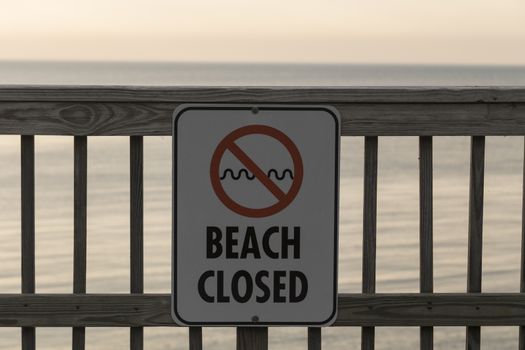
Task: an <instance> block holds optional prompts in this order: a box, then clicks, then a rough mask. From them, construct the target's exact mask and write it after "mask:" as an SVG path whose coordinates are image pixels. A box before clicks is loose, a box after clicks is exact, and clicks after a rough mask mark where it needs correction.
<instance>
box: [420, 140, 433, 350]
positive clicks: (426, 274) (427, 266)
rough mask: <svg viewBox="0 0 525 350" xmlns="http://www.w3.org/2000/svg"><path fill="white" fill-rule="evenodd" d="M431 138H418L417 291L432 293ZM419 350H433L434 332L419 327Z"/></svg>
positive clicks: (427, 328)
mask: <svg viewBox="0 0 525 350" xmlns="http://www.w3.org/2000/svg"><path fill="white" fill-rule="evenodd" d="M432 183H433V176H432V137H431V136H421V137H420V138H419V290H420V292H422V293H432V292H433V289H434V272H433V270H434V269H433V244H432V242H433V238H432V229H433V209H432V198H433V197H432V186H433V185H432ZM420 348H421V350H431V349H433V348H434V330H433V329H432V328H430V327H421V330H420Z"/></svg>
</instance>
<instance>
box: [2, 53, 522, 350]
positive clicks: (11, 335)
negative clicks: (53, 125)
mask: <svg viewBox="0 0 525 350" xmlns="http://www.w3.org/2000/svg"><path fill="white" fill-rule="evenodd" d="M0 78H1V80H2V83H84V84H88V83H89V84H91V83H93V84H131V83H133V84H152V85H153V84H170V85H171V84H183V85H196V84H208V85H271V84H279V85H432V84H439V85H491V84H492V85H525V69H524V68H519V67H514V68H497V67H496V68H494V67H493V68H489V67H448V68H447V67H396V66H390V67H388V66H381V67H379V66H375V67H374V66H310V67H308V66H298V67H293V66H285V65H281V66H253V65H242V66H230V65H205V66H202V65H189V64H188V65H168V64H163V65H151V64H149V65H148V64H135V65H132V64H125V65H118V64H99V65H92V64H58V63H46V64H35V63H32V64H30V63H23V64H14V63H0ZM469 142H470V141H469V139H468V138H466V137H440V138H435V145H434V149H435V150H434V159H435V165H434V167H435V168H434V176H435V179H434V195H435V202H434V206H435V211H434V218H435V231H434V237H435V253H434V254H435V291H436V292H463V291H465V289H466V264H467V214H468V213H467V211H468V176H469V169H468V163H469ZM170 147H171V139H170V138H168V137H147V138H145V145H144V152H145V167H144V171H145V174H144V181H145V229H144V230H145V291H146V292H149V293H168V292H169V290H170V241H171V232H170V231H171V228H170V221H171V219H170V217H171V212H170V210H171V202H170V201H171V148H170ZM417 147H418V139H417V138H416V137H403V138H389V137H383V138H380V147H379V184H378V195H379V198H378V238H377V241H378V252H377V259H378V260H377V279H378V280H377V291H378V292H417V291H418V220H419V219H418V154H417ZM19 148H20V144H19V137H16V136H0V169H2V172H0V183H1V184H2V186H0V222H1V223H2V226H1V229H0V230H1V231H0V234H1V237H2V240H1V242H2V244H0V266H1V268H0V293H18V292H19V291H20V268H19V264H20V165H19V156H20V152H19ZM341 148H342V150H341V157H342V159H341V207H340V210H341V215H340V216H341V220H340V225H341V226H340V261H339V272H340V280H339V288H340V291H341V292H359V291H360V284H361V235H362V232H361V221H362V218H361V216H362V191H363V185H362V182H363V181H362V174H363V138H361V137H352V138H349V137H345V138H343V140H342V145H341ZM72 150H73V139H72V138H70V137H37V138H36V174H37V178H36V220H37V221H36V228H37V236H36V237H37V238H36V239H37V241H36V288H37V292H39V293H70V292H71V291H72V274H73V268H72V262H73V246H72V244H73V237H72V231H73V152H72ZM128 158H129V145H128V139H127V138H125V137H92V138H90V139H89V159H88V172H89V173H88V271H87V276H88V281H87V286H88V292H89V293H102V292H106V293H117V292H122V293H125V292H127V291H128V289H129V255H128V254H129V232H128V225H129V182H128V181H129V166H128ZM522 163H523V138H521V137H506V138H505V137H488V138H487V149H486V179H485V183H486V188H485V217H484V223H485V226H484V248H483V249H484V251H483V254H484V255H483V259H484V260H483V262H484V265H483V289H484V291H487V292H489V291H492V292H497V291H500V292H511V291H518V290H519V263H520V244H519V242H520V236H521V218H520V217H521V195H522V192H521V187H522ZM323 332H324V337H323V345H324V346H325V347H326V348H329V349H358V348H359V339H360V331H359V329H358V328H330V329H325V330H323ZM376 332H377V337H376V339H377V348H378V349H411V348H412V349H415V348H417V347H418V335H419V330H418V329H417V328H379V329H377V331H376ZM19 333H20V331H19V330H18V329H5V328H2V329H0V339H1V340H2V341H1V342H0V349H13V348H16V347H19V344H20V340H19V338H20V337H19ZM70 333H71V330H70V329H51V328H48V329H45V328H44V329H38V330H37V337H38V338H37V342H38V345H39V348H41V349H69V348H70V346H71V345H70V341H71V335H70ZM464 333H465V331H464V329H463V328H436V331H435V341H436V348H437V349H463V348H464ZM145 334H146V341H145V342H146V348H147V349H151V350H154V349H155V350H156V349H187V337H186V334H187V330H186V329H173V328H170V329H168V328H156V329H147V330H146V331H145ZM517 335H518V332H517V328H516V327H493V328H483V330H482V342H483V347H484V348H486V349H514V348H516V347H517ZM86 339H87V346H88V349H127V348H128V347H129V343H128V342H129V335H128V330H127V329H102V328H90V329H88V330H87V337H86ZM204 344H205V346H206V347H207V348H208V349H232V348H234V344H235V331H234V329H225V328H215V329H205V331H204ZM305 345H306V331H305V330H304V329H299V328H272V329H270V348H272V349H304V347H305Z"/></svg>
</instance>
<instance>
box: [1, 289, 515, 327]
mask: <svg viewBox="0 0 525 350" xmlns="http://www.w3.org/2000/svg"><path fill="white" fill-rule="evenodd" d="M170 305H171V300H170V295H169V294H142V295H141V294H0V327H159V326H172V327H175V326H176V325H175V323H174V322H173V320H172V318H171V314H170ZM334 326H354V327H355V326H358V327H362V326H364V327H383V326H386V327H405V326H406V327H420V326H428V327H431V326H525V294H522V293H471V294H469V293H452V294H442V293H435V294H432V293H429V294H417V293H400V294H340V295H339V306H338V316H337V320H336V322H335V323H334Z"/></svg>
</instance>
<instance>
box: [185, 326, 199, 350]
mask: <svg viewBox="0 0 525 350" xmlns="http://www.w3.org/2000/svg"><path fill="white" fill-rule="evenodd" d="M188 330H189V333H190V334H189V341H190V350H202V327H189V328H188Z"/></svg>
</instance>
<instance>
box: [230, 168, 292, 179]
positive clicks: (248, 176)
mask: <svg viewBox="0 0 525 350" xmlns="http://www.w3.org/2000/svg"><path fill="white" fill-rule="evenodd" d="M228 175H229V176H230V177H231V178H232V179H233V180H239V179H240V178H241V177H242V176H244V177H245V178H246V179H247V180H250V181H252V180H253V179H255V175H253V174H252V173H250V172H249V171H248V170H247V169H244V168H242V169H240V170H239V171H238V172H237V175H236V174H235V171H234V170H233V169H231V168H226V169H224V171H223V172H222V175H221V177H220V179H221V180H224V179H226V178H227V177H228ZM287 175H288V176H289V177H290V179H291V180H293V172H292V170H290V169H284V170H283V171H282V173H281V174H280V175H279V171H277V170H276V169H273V168H271V169H270V170H268V172H267V173H266V176H268V178H270V179H271V178H272V176H273V177H275V178H276V179H277V180H279V181H281V180H284V179H285V178H286V176H287Z"/></svg>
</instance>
